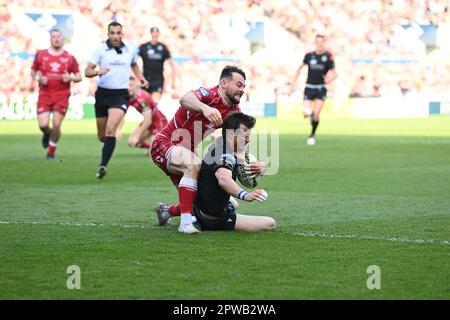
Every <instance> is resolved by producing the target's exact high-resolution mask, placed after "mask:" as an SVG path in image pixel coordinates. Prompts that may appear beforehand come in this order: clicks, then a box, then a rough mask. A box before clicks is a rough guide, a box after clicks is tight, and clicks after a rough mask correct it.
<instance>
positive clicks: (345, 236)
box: [294, 232, 450, 245]
mask: <svg viewBox="0 0 450 320" xmlns="http://www.w3.org/2000/svg"><path fill="white" fill-rule="evenodd" d="M294 235H295V236H300V237H315V238H332V239H335V238H337V239H361V240H381V241H393V242H407V243H433V244H446V245H448V244H450V241H449V240H433V239H411V238H405V237H389V236H388V237H382V236H368V235H356V234H329V233H318V232H295V233H294Z"/></svg>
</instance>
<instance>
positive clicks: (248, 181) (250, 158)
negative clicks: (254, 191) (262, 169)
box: [236, 152, 261, 188]
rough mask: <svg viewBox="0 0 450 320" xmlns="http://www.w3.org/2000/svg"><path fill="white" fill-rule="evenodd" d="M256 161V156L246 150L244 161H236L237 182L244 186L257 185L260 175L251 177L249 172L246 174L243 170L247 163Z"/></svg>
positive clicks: (252, 186)
mask: <svg viewBox="0 0 450 320" xmlns="http://www.w3.org/2000/svg"><path fill="white" fill-rule="evenodd" d="M256 161H258V160H257V159H256V157H255V156H254V155H252V154H250V153H248V152H246V153H245V159H244V161H241V162H240V163H239V162H238V164H237V167H236V175H237V178H238V180H239V182H240V183H241V184H242V185H243V186H244V187H246V188H254V187H256V186H257V185H258V182H259V179H260V178H261V176H256V177H251V176H250V174H248V173H247V172H246V171H245V166H246V165H249V164H251V163H253V162H256Z"/></svg>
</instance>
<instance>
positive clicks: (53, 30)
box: [49, 28, 63, 35]
mask: <svg viewBox="0 0 450 320" xmlns="http://www.w3.org/2000/svg"><path fill="white" fill-rule="evenodd" d="M53 32H59V33H60V34H61V35H62V34H63V33H62V32H61V30H59V29H56V28H54V29H52V30H50V32H49V34H52V33H53Z"/></svg>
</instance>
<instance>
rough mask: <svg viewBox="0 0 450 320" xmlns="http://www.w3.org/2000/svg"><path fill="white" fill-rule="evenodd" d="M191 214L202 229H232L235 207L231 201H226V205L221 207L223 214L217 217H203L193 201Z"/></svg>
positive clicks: (234, 221)
mask: <svg viewBox="0 0 450 320" xmlns="http://www.w3.org/2000/svg"><path fill="white" fill-rule="evenodd" d="M193 214H194V215H195V217H196V218H197V222H198V224H199V225H200V227H201V229H202V230H203V231H207V230H210V231H212V230H234V227H235V225H236V209H235V208H234V206H233V205H232V204H231V202H228V204H227V206H226V207H225V208H224V209H223V215H222V216H221V217H217V219H211V218H207V217H205V216H204V215H203V213H202V211H201V210H200V209H199V208H198V207H197V205H196V204H195V203H194V206H193Z"/></svg>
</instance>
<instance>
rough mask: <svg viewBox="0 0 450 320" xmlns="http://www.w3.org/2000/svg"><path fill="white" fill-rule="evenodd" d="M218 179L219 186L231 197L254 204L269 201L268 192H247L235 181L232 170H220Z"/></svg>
mask: <svg viewBox="0 0 450 320" xmlns="http://www.w3.org/2000/svg"><path fill="white" fill-rule="evenodd" d="M216 178H217V181H218V182H219V186H220V187H221V188H222V189H223V190H224V191H225V192H226V193H228V194H229V195H231V196H233V197H236V198H239V199H241V200H244V201H247V202H252V201H254V200H258V201H259V202H264V201H266V200H267V192H266V191H264V190H262V189H256V190H253V191H252V192H247V191H245V190H244V189H242V188H241V187H239V185H238V184H237V183H236V182H235V181H234V180H233V177H232V172H231V170H229V169H227V168H219V169H217V171H216Z"/></svg>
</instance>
